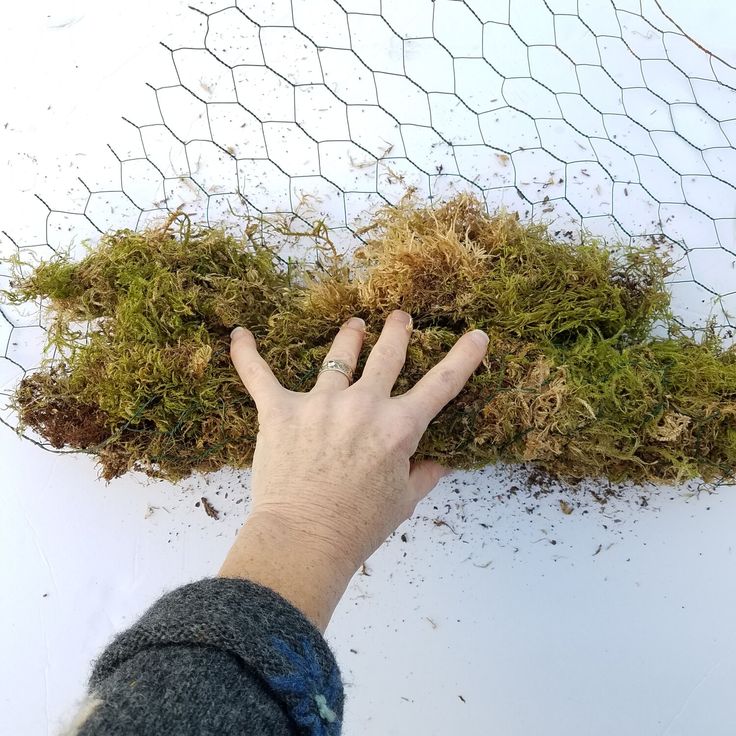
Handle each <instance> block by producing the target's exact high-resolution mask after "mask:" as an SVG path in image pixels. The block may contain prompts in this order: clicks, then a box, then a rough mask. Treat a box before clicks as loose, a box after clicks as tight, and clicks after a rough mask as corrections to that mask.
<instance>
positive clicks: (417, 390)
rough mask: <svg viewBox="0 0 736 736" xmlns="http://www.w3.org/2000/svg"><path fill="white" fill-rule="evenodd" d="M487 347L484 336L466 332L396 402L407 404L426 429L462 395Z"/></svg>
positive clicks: (475, 331)
mask: <svg viewBox="0 0 736 736" xmlns="http://www.w3.org/2000/svg"><path fill="white" fill-rule="evenodd" d="M487 347H488V335H486V333H485V332H483V330H473V331H472V332H466V333H465V334H464V335H463V336H462V337H461V338H460V339H459V340H458V341H457V342H456V343H455V344H454V345H453V346H452V349H451V350H450V352H449V353H447V355H446V356H445V357H444V358H443V359H442V360H441V361H440V362H439V363H437V365H435V366H434V367H433V368H432V369H430V370H429V371H428V372H427V373H426V375H425V376H424V377H423V378H421V379H420V380H419V381H417V382H416V384H415V385H414V386H413V387H412V388H410V389H409V390H408V391H407V392H406V393H405V394H404V395H403V396H400V397H398V399H399V400H401V401H405V402H407V403H410V404H411V410H412V411H413V412H414V413H415V414H416V415H417V416H418V417H419V419H420V421H422V422H423V424H424V426H425V427H426V426H427V425H428V424H429V423H430V422H431V421H432V419H434V418H435V417H436V416H437V414H439V413H440V411H441V410H442V409H443V408H444V406H445V405H446V404H447V403H448V402H450V401H452V399H454V398H455V397H456V396H457V395H458V394H459V393H460V391H462V389H463V386H465V384H466V383H467V381H468V379H469V378H470V376H472V375H473V372H474V371H475V369H476V368H477V367H478V366H479V365H480V362H481V361H482V360H483V357H484V356H485V354H486V348H487Z"/></svg>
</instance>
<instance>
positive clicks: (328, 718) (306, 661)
mask: <svg viewBox="0 0 736 736" xmlns="http://www.w3.org/2000/svg"><path fill="white" fill-rule="evenodd" d="M271 644H272V646H273V648H274V649H275V650H276V651H277V652H279V653H280V654H281V655H282V656H283V657H284V660H285V661H286V663H288V665H289V669H288V671H287V672H285V673H284V674H280V675H272V676H270V677H267V678H266V681H267V682H268V685H269V687H271V689H272V690H273V691H274V692H275V693H277V694H278V695H280V696H281V698H282V699H283V702H285V703H287V704H288V710H289V715H290V716H291V718H292V720H293V721H294V723H295V724H296V725H297V726H298V727H299V729H300V730H301V732H302V733H303V734H306V735H307V736H338V735H339V733H340V731H341V727H342V723H341V721H340V719H339V717H338V715H337V713H336V712H335V710H334V707H335V703H336V702H337V700H338V698H339V697H340V693H341V692H342V684H341V682H340V673H339V671H338V669H337V667H333V668H332V669H331V671H330V672H329V673H328V674H325V673H324V672H323V671H322V667H321V666H320V663H319V660H318V658H317V653H316V652H315V651H314V648H313V647H312V645H311V644H310V643H309V641H308V640H307V639H306V638H305V637H302V638H301V639H300V640H299V647H298V648H299V649H301V651H300V652H299V651H296V650H295V649H292V647H290V646H289V645H288V644H287V643H286V642H285V641H284V640H283V639H279V638H278V637H272V638H271Z"/></svg>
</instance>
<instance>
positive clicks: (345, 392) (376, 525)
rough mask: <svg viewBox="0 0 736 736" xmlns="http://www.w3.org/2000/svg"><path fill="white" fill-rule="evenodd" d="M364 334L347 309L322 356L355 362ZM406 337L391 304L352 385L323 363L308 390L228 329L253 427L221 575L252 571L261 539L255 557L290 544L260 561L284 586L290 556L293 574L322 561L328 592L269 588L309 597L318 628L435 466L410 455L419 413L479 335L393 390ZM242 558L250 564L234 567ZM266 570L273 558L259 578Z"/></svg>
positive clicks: (482, 342)
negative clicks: (248, 481) (247, 481)
mask: <svg viewBox="0 0 736 736" xmlns="http://www.w3.org/2000/svg"><path fill="white" fill-rule="evenodd" d="M364 334H365V325H364V323H363V321H362V320H361V319H358V318H353V319H351V320H348V322H346V323H345V324H344V325H343V326H342V328H341V329H340V331H339V333H338V335H337V336H336V337H335V340H334V342H333V344H332V347H331V348H330V351H329V353H328V355H327V359H338V360H340V361H343V362H344V363H346V364H347V365H348V366H350V368H351V369H352V370H354V369H355V367H356V364H357V362H358V357H359V355H360V351H361V347H362V343H363V337H364ZM410 336H411V317H410V316H409V315H408V314H407V313H406V312H401V311H396V312H393V313H392V314H391V315H390V316H389V317H388V319H387V320H386V323H385V325H384V328H383V331H382V332H381V335H380V337H379V339H378V341H377V342H376V344H375V346H374V347H373V349H372V351H371V353H370V355H369V357H368V359H367V362H366V364H365V368H364V369H363V373H362V375H361V377H360V378H359V379H358V380H357V381H356V382H355V383H354V384H352V385H350V384H349V380H348V378H347V377H346V376H345V375H343V374H342V373H339V372H337V371H326V372H323V373H321V374H320V375H319V377H318V379H317V382H316V384H315V386H314V388H313V389H312V390H311V391H310V392H308V393H298V392H294V391H289V390H287V389H285V388H283V387H282V386H281V385H280V383H279V382H278V380H277V379H276V377H275V376H274V375H273V373H272V371H271V369H270V368H269V367H268V365H267V364H266V362H265V361H264V360H263V358H261V356H260V355H259V354H258V350H257V348H256V343H255V339H254V337H253V335H252V334H251V333H250V332H249V331H247V330H245V329H242V328H241V329H236V330H235V331H234V332H233V336H232V343H231V356H232V360H233V363H234V365H235V368H236V370H237V371H238V374H239V375H240V377H241V379H242V381H243V383H244V385H245V387H246V389H247V390H248V392H249V393H250V394H251V396H252V397H253V400H254V401H255V403H256V407H257V409H258V419H259V433H258V440H257V443H256V449H255V455H254V458H253V476H252V490H251V496H252V504H251V511H250V518H249V520H248V522H247V523H246V525H245V526H244V527H243V530H242V532H241V537H246V538H247V539H246V541H245V543H243V544H239V542H236V545H235V546H234V548H233V550H232V551H231V553H230V555H229V556H228V560H226V563H225V565H224V566H223V569H222V571H221V572H220V574H221V575H223V576H239V577H251V579H253V577H252V575H253V573H252V569H253V567H254V565H255V566H256V567H257V566H258V565H262V564H263V560H261V561H260V562H259V561H258V559H257V558H258V557H259V553H258V545H265V546H266V547H267V548H268V550H267V552H266V551H264V552H263V553H262V554H260V557H261V558H262V557H263V556H264V555H265V554H274V553H275V552H276V550H275V549H274V548H275V547H278V548H279V550H280V551H279V552H278V554H279V555H283V554H284V553H285V550H284V547H290V548H291V551H289V552H287V553H286V557H285V558H284V559H283V560H282V562H283V563H284V564H283V565H277V564H276V561H274V560H272V561H271V562H269V563H268V566H269V567H270V568H276V567H278V568H279V570H278V571H276V572H277V577H278V578H279V580H277V581H275V583H276V585H278V586H280V587H281V588H284V586H286V588H290V586H292V587H293V582H294V581H292V582H291V583H290V582H289V581H288V578H289V577H290V576H291V574H290V572H289V571H288V570H285V569H284V568H285V567H288V566H289V565H292V566H293V565H294V564H297V566H298V567H299V568H300V572H299V577H301V578H302V579H303V577H304V574H305V568H310V569H311V570H312V572H311V573H309V574H308V577H309V576H313V575H314V572H315V570H316V569H322V570H324V571H326V572H327V575H328V576H331V578H330V580H331V581H332V582H330V580H328V581H326V582H325V581H322V584H321V585H320V583H319V582H317V583H316V587H317V588H318V589H319V588H320V587H321V588H322V589H323V590H324V587H325V585H327V587H330V588H332V591H331V592H330V593H329V594H326V595H323V596H317V598H318V600H313V601H306V602H304V601H301V605H300V603H298V602H297V601H296V600H295V598H299V597H300V594H299V592H298V591H294V590H293V589H289V590H287V591H284V590H279V589H278V588H277V587H275V586H274V582H271V583H270V587H274V589H276V590H277V592H281V593H282V595H284V596H285V597H287V598H290V599H291V600H292V602H294V603H296V604H297V605H300V607H301V608H302V610H305V608H308V609H309V610H308V611H307V610H305V613H307V615H309V616H310V617H311V618H312V619H313V620H314V621H315V622H316V623H317V624H318V625H320V626H322V627H323V628H324V626H325V625H326V623H327V621H328V620H329V616H330V615H331V613H332V609H333V608H334V605H335V604H336V603H337V600H339V597H340V595H341V593H342V592H343V590H344V587H345V586H346V585H347V582H348V581H349V579H350V577H352V575H353V574H354V573H355V571H356V570H357V569H358V568H359V567H360V565H361V564H362V563H363V562H364V561H365V560H366V559H367V558H368V557H369V556H370V555H371V554H372V553H373V552H374V551H375V550H376V549H377V548H378V547H379V546H380V545H381V543H382V542H383V541H384V540H385V539H386V537H388V536H389V534H391V532H393V531H394V530H395V529H396V527H397V526H398V525H399V524H400V523H401V522H402V521H404V520H405V519H407V518H408V517H409V516H410V515H411V514H412V512H413V511H414V508H415V506H416V504H417V503H418V502H419V501H420V500H421V499H422V498H423V497H424V496H425V495H426V494H427V493H428V492H429V491H430V490H431V489H432V488H433V487H434V486H435V485H436V483H437V481H438V480H439V479H440V477H441V476H442V475H444V474H445V469H444V468H443V467H442V466H441V465H439V464H438V463H434V462H431V461H421V462H417V463H412V462H411V456H412V455H413V454H414V452H415V451H416V449H417V445H418V444H419V440H420V439H421V436H422V434H423V433H424V431H425V430H426V428H427V425H428V424H429V422H431V421H432V419H433V418H434V417H435V416H436V415H437V414H438V413H439V411H440V410H441V409H442V408H443V407H444V406H445V404H447V403H448V402H449V401H450V400H451V399H453V398H454V397H455V396H456V395H457V394H458V393H459V392H460V391H461V389H462V388H463V386H464V385H465V382H466V381H467V380H468V378H469V377H470V376H471V375H472V373H473V371H474V370H475V369H476V368H477V367H478V365H479V364H480V362H481V360H482V359H483V356H484V355H485V351H486V347H487V345H488V337H487V336H486V335H485V333H483V332H481V331H480V330H475V331H473V332H470V333H467V334H465V335H463V337H461V338H460V339H459V340H458V341H457V343H456V344H455V345H454V346H453V348H452V350H450V352H449V353H448V354H447V355H446V356H445V357H444V358H443V359H442V360H441V361H440V362H439V363H438V364H437V365H436V366H435V367H434V368H432V369H431V370H430V371H429V372H428V373H427V374H426V375H425V376H424V377H423V378H422V379H421V380H420V381H418V382H417V384H416V385H415V386H414V387H413V388H411V389H410V390H409V391H408V392H406V393H405V394H403V395H401V396H394V397H392V396H391V389H392V387H393V385H394V383H395V381H396V379H397V377H398V375H399V373H400V371H401V368H402V366H403V364H404V361H405V359H406V351H407V346H408V344H409V338H410ZM275 540H278V544H275V543H274V542H275ZM239 541H242V540H239ZM245 558H248V560H249V561H248V562H247V563H246V562H245ZM244 563H245V566H246V567H248V568H250V569H251V572H250V573H249V574H239V570H240V569H241V568H242V567H243V564H244ZM292 572H293V571H292ZM273 574H274V570H273V569H272V570H271V572H270V573H267V577H268V575H270V576H273ZM281 578H287V580H283V579H281ZM256 582H263V584H265V585H269V583H268V582H264V581H263V580H256ZM314 583H315V581H314V580H311V581H310V585H311V584H314ZM289 593H291V595H289ZM310 595H311V594H310ZM320 598H321V600H320Z"/></svg>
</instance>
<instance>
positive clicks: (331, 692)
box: [74, 578, 343, 736]
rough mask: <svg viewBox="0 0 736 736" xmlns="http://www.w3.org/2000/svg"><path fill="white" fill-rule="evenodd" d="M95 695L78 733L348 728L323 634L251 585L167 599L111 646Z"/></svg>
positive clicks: (328, 731) (202, 587) (118, 735)
mask: <svg viewBox="0 0 736 736" xmlns="http://www.w3.org/2000/svg"><path fill="white" fill-rule="evenodd" d="M89 689H90V697H89V700H88V702H87V704H86V706H85V708H84V709H83V712H82V713H81V714H80V717H79V720H78V723H77V726H76V728H75V730H74V733H76V734H79V736H102V735H103V734H104V735H105V736H123V734H124V735H125V736H133V734H135V735H136V736H148V735H149V734H151V735H153V734H155V735H156V736H169V734H172V735H173V734H176V735H177V736H187V735H189V734H192V735H194V734H197V736H209V735H210V734H212V735H213V736H214V734H217V735H218V736H229V735H230V734H238V735H239V736H242V735H243V734H249V735H251V734H252V735H253V736H256V735H257V736H261V734H263V735H264V736H265V735H266V734H267V735H268V736H276V735H278V736H287V735H288V736H295V735H296V734H300V735H304V736H338V734H339V733H340V730H341V724H342V709H343V688H342V683H341V681H340V673H339V671H338V668H337V664H336V662H335V659H334V657H333V655H332V653H331V651H330V649H329V648H328V646H327V644H326V642H325V640H324V639H323V637H322V635H321V634H320V633H319V631H318V630H317V629H316V628H315V627H314V626H313V625H312V624H311V623H310V622H309V621H307V619H306V618H305V617H304V616H303V615H302V614H301V613H300V612H299V611H298V610H297V609H296V608H294V607H293V606H292V605H290V604H289V603H287V602H286V601H285V600H284V599H283V598H281V597H280V596H278V595H277V594H276V593H274V592H273V591H271V590H269V589H267V588H263V587H261V586H260V585H256V584H255V583H251V582H249V581H246V580H229V579H222V578H213V579H207V580H200V581H199V582H196V583H192V584H191V585H185V586H184V587H181V588H178V589H176V590H174V591H173V592H171V593H168V594H167V595H165V596H163V597H162V598H160V599H159V600H158V601H157V602H156V603H154V605H153V606H152V607H151V608H150V609H149V610H148V611H147V612H146V613H145V614H144V615H143V616H142V617H141V618H140V619H139V620H138V621H137V622H136V623H135V624H134V625H133V626H132V627H131V628H129V629H128V630H127V631H124V632H123V633H122V634H120V635H119V636H118V637H117V638H116V639H115V640H114V641H113V642H112V644H110V645H109V646H108V647H107V649H105V651H104V652H103V653H102V655H101V656H100V658H99V659H98V660H97V662H96V664H95V666H94V669H93V672H92V676H91V679H90V687H89ZM80 721H81V723H80Z"/></svg>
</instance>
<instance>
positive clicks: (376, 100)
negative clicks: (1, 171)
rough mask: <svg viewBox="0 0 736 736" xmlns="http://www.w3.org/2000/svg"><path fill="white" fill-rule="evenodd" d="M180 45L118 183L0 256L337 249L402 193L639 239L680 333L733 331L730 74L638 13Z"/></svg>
mask: <svg viewBox="0 0 736 736" xmlns="http://www.w3.org/2000/svg"><path fill="white" fill-rule="evenodd" d="M181 35H182V40H181V42H180V43H167V45H166V46H165V48H166V49H167V53H168V56H169V59H170V72H171V74H172V81H171V83H167V84H158V85H149V89H148V94H150V95H153V97H154V98H155V102H156V107H157V110H158V117H157V118H156V119H153V120H128V121H127V122H128V123H129V125H130V128H131V131H132V132H133V133H134V136H133V139H132V142H126V143H119V144H116V143H114V142H113V143H112V144H111V146H110V152H111V153H112V156H113V159H112V161H113V167H114V168H115V172H116V179H117V181H118V183H117V185H116V186H115V187H114V188H107V187H105V188H97V187H94V186H88V185H87V184H86V183H85V182H84V181H81V180H80V183H81V187H82V190H81V191H82V193H81V196H78V197H76V198H75V201H74V206H73V207H68V208H65V209H57V208H54V207H53V206H49V205H46V207H47V210H48V212H47V215H46V221H45V231H46V237H45V242H43V243H40V244H39V243H34V242H21V241H20V240H18V239H16V238H15V237H14V236H13V233H8V232H3V236H4V241H3V243H2V245H3V253H4V254H5V255H7V254H8V253H12V252H16V251H22V252H23V255H24V257H33V258H47V257H49V256H50V255H52V254H53V253H55V252H58V251H59V250H67V249H69V247H70V246H72V247H73V246H74V244H79V243H81V242H83V241H85V240H90V241H93V242H94V241H95V240H96V239H97V238H98V237H99V235H100V234H101V233H103V232H105V231H108V230H111V229H119V228H132V229H140V228H142V227H145V226H146V225H148V224H150V223H151V222H153V221H158V220H160V219H161V218H162V216H164V215H165V214H166V213H168V212H172V211H175V210H184V211H186V212H187V213H188V214H190V215H191V216H192V217H193V218H194V219H196V220H198V221H200V222H203V223H206V224H209V225H215V224H218V225H219V224H226V225H233V226H237V225H238V223H239V222H242V219H240V218H241V217H242V216H247V215H249V214H251V215H252V214H256V213H257V214H265V215H269V214H284V215H287V216H290V217H295V218H298V219H299V220H301V221H303V222H304V224H305V225H313V224H314V223H315V222H316V221H317V220H321V219H325V220H326V222H327V223H328V225H329V227H330V230H331V237H332V238H333V240H334V241H335V242H337V243H338V244H340V245H342V246H345V247H350V246H351V245H353V244H355V243H356V242H357V236H356V235H355V231H356V230H357V229H358V228H359V227H360V226H361V225H364V224H365V223H366V221H367V219H368V218H369V216H370V212H371V210H372V209H373V208H374V207H375V206H376V205H379V204H383V203H396V202H397V201H398V200H399V199H400V198H401V197H402V196H403V195H404V194H405V193H406V191H407V189H409V188H411V189H414V190H415V191H416V193H417V195H418V196H419V197H420V198H422V199H424V200H427V201H433V200H440V199H443V198H445V197H448V196H451V195H453V194H455V193H457V192H459V191H470V192H473V193H475V194H476V195H477V196H479V197H481V198H483V199H484V201H485V202H486V204H487V207H488V208H489V210H495V209H497V208H500V207H503V208H506V209H508V210H511V211H517V212H518V213H519V214H520V216H521V217H522V218H523V219H527V220H528V219H541V220H544V221H545V222H548V223H549V224H550V227H551V231H552V232H553V233H554V234H555V236H556V237H558V238H561V239H570V240H575V239H578V238H579V237H580V234H581V232H582V231H584V230H586V231H589V232H591V233H592V234H594V235H596V236H599V237H602V238H605V239H607V240H610V241H611V242H621V241H623V242H628V243H634V244H636V243H647V244H649V243H652V242H654V243H656V244H657V245H658V246H659V247H661V248H663V249H666V250H667V251H668V252H670V254H671V255H672V256H673V257H674V259H675V260H676V261H677V263H678V266H679V268H678V270H677V272H676V273H675V274H674V275H673V276H672V277H671V278H670V282H671V288H672V294H673V307H674V310H675V312H676V313H678V314H679V315H680V317H681V319H682V321H683V324H684V325H686V326H688V327H691V328H693V329H699V328H702V327H703V325H704V324H705V322H706V321H707V320H708V319H713V320H714V321H715V322H716V324H717V328H718V329H719V331H720V334H721V335H722V337H724V339H729V338H730V337H731V336H732V332H731V331H732V328H733V327H734V322H735V321H736V320H735V319H734V317H733V316H732V315H733V314H734V313H736V285H735V282H734V275H736V271H735V270H734V264H735V262H736V187H735V186H734V174H733V171H736V148H735V145H736V68H734V67H733V66H731V65H730V64H728V63H727V62H726V61H724V60H722V59H720V58H719V57H718V56H716V55H714V54H712V53H711V52H709V51H708V50H707V49H706V48H705V47H704V46H703V45H702V44H700V43H698V41H697V40H695V39H693V38H691V37H689V36H688V35H687V34H686V33H685V32H684V31H683V30H682V29H681V28H680V27H679V26H678V25H677V23H676V22H675V21H674V20H673V19H671V18H670V17H668V16H667V15H666V14H665V13H664V12H663V11H662V8H661V6H660V5H659V3H658V2H657V1H656V0H641V2H639V0H615V2H606V1H604V2H601V0H435V1H434V2H433V1H432V0H402V2H401V3H387V2H382V0H340V1H339V2H338V1H337V0H270V1H267V2H264V1H263V0H240V1H239V2H237V3H236V4H229V5H226V4H225V3H222V2H219V3H218V2H216V0H212V1H211V2H203V3H200V4H199V5H198V6H197V7H196V8H195V7H192V8H191V16H190V24H189V26H188V27H187V28H186V29H185V28H182V33H181ZM41 201H43V202H44V204H45V202H46V201H51V198H48V197H46V196H45V195H44V199H42V200H41ZM2 280H3V282H4V283H3V284H0V286H1V285H7V282H8V280H9V274H8V273H7V271H4V272H3V275H2ZM42 307H43V305H42V304H27V305H24V306H23V307H11V306H7V305H2V306H1V307H0V350H2V359H0V389H1V392H2V395H3V396H4V397H5V398H6V399H7V398H8V397H9V396H10V395H11V393H12V390H13V387H14V386H15V385H16V383H17V381H18V380H19V379H20V378H21V377H22V376H23V375H24V374H25V373H26V372H27V371H29V370H33V369H34V368H35V367H36V366H37V365H38V363H39V360H40V357H41V346H42V342H43V335H44V316H43V309H42ZM3 421H4V422H6V423H8V424H10V425H11V426H13V425H14V419H13V416H12V414H11V413H10V412H9V410H8V408H7V407H6V408H5V413H4V414H3ZM41 444H45V443H41Z"/></svg>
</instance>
